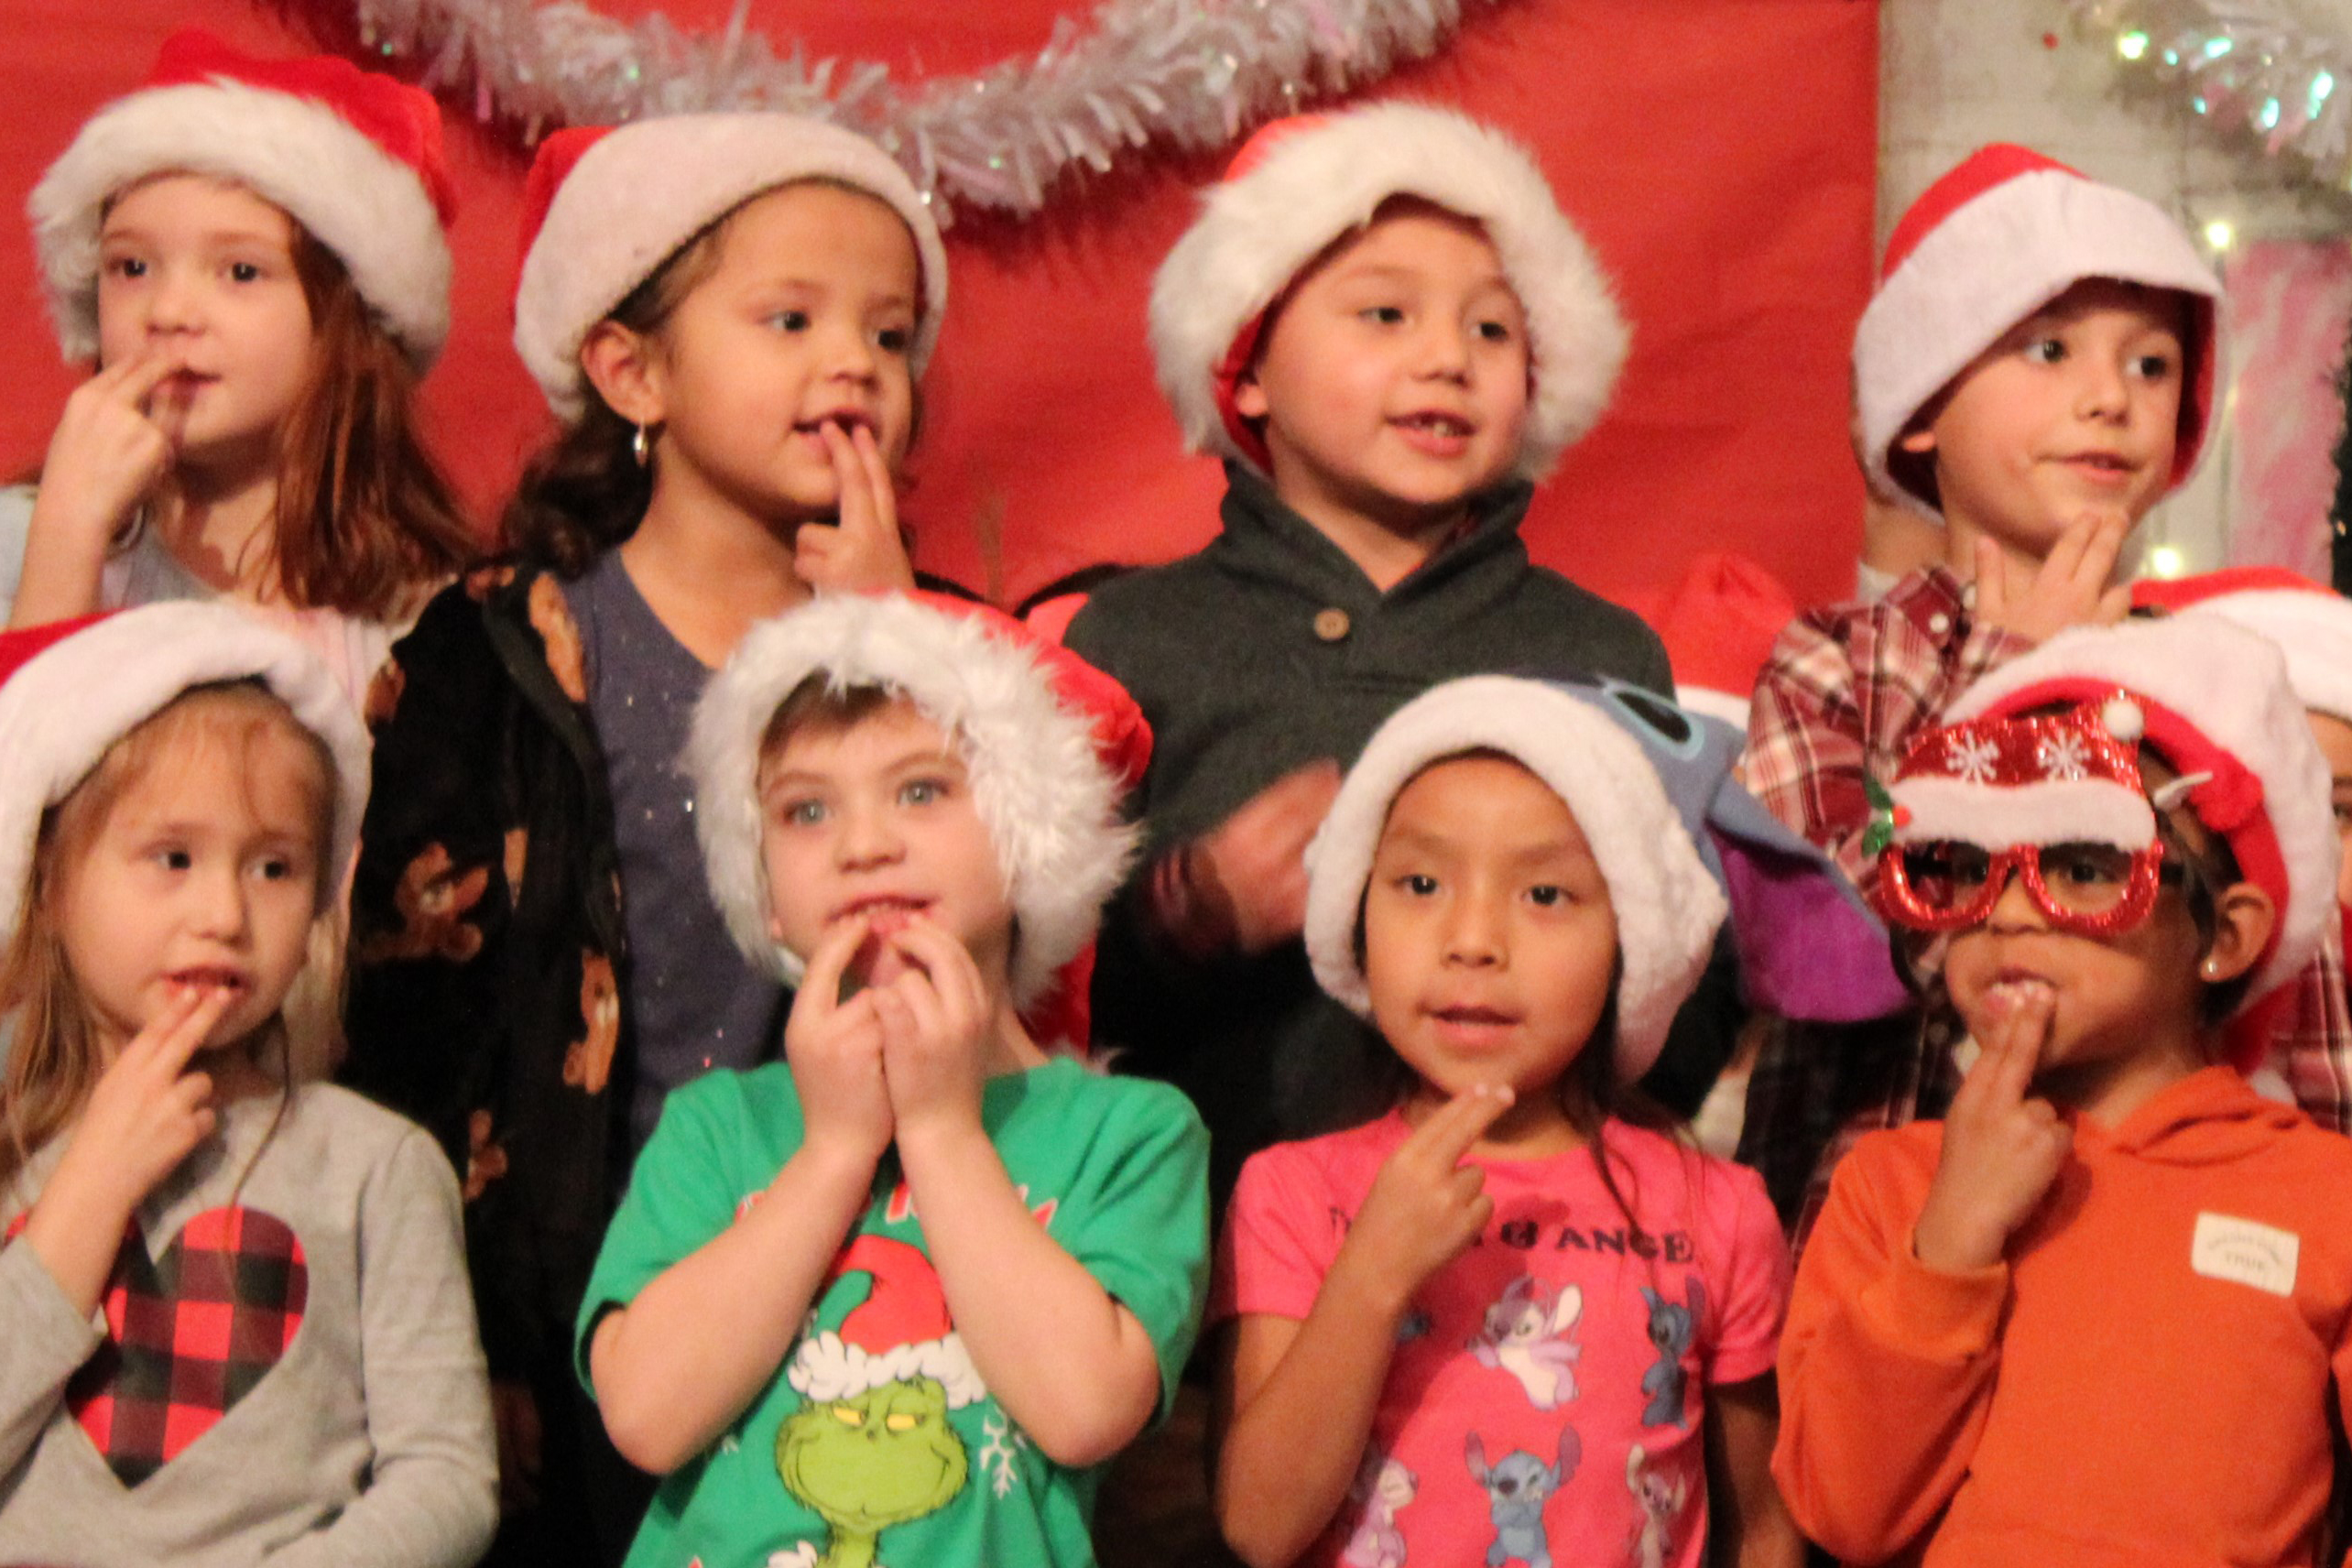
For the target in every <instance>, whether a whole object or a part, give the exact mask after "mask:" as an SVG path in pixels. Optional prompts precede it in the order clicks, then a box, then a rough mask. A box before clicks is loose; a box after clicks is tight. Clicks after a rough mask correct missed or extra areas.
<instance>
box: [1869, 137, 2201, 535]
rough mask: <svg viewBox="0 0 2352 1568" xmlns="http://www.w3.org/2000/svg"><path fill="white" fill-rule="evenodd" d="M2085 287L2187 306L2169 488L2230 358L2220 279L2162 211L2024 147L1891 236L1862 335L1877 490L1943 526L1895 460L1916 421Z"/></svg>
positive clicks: (2190, 454)
mask: <svg viewBox="0 0 2352 1568" xmlns="http://www.w3.org/2000/svg"><path fill="white" fill-rule="evenodd" d="M2085 278H2115V279H2117V280H2118V281H2120V282H2124V283H2140V284H2145V285H2147V286H2148V287H2149V288H2151V289H2176V290H2178V291H2179V292H2180V293H2182V294H2183V295H2184V296H2186V297H2187V299H2188V303H2189V318H2190V320H2189V327H2188V339H2189V341H2188V342H2187V343H2185V344H2184V345H2183V346H2184V347H2185V348H2186V350H2187V351H2188V358H2189V361H2190V364H2189V367H2188V368H2189V373H2190V375H2191V376H2193V378H2194V379H2193V380H2192V381H2191V383H2190V384H2189V385H2188V386H2187V387H2184V388H2183V391H2182V395H2181V422H2180V433H2179V438H2178V441H2177V442H2176V444H2175V446H2174V448H2173V453H2172V486H2173V487H2175V488H2177V487H2178V486H2180V485H2183V484H2185V483H2187V481H2188V478H2189V475H2190V474H2194V472H2195V471H2196V465H2197V459H2198V457H2199V456H2200V455H2201V454H2202V453H2203V452H2204V450H2205V435H2206V432H2207V430H2209V428H2210V425H2211V420H2212V417H2213V391H2214V386H2215V384H2216V374H2217V373H2216V366H2217V365H2218V363H2219V361H2220V358H2221V336H2220V328H2219V326H2218V324H2217V321H2216V313H2215V308H2214V307H2215V301H2216V299H2219V298H2220V295H2221V279H2220V278H2216V277H2215V276H2214V271H2213V268H2212V267H2210V266H2208V265H2206V262H2205V257H2204V256H2201V255H2199V254H2198V251H2197V247H2196V245H2195V243H2194V241H2192V240H2191V239H2190V238H2189V236H2188V234H2187V233H2186V232H2185V231H2184V230H2183V229H2182V227H2181V225H2180V224H2179V223H2175V222H2173V220H2172V217H2171V216H2169V215H2168V214H2167V213H2166V212H2164V210H2163V209H2162V208H2161V207H2158V206H2157V205H2156V204H2155V203H2154V202H2152V201H2147V200H2145V199H2143V198H2141V197H2139V196H2135V195H2133V194H2132V193H2131V192H2130V191H2122V190H2118V188H2116V187H2115V186H2112V185H2102V184H2100V183H2099V182H2098V181H2096V180H2091V179H2088V178H2086V177H2085V176H2084V175H2082V174H2080V173H2078V172H2077V171H2075V170H2074V169H2069V168H2067V167H2066V166H2065V165H2064V164H2063V163H2058V162H2056V161H2054V160H2053V159H2051V158H2044V157H2042V155H2041V154H2040V153H2037V152H2035V151H2033V150H2031V148H2029V147H2012V146H2008V145H2005V144H1997V145H1994V146H1991V147H1979V148H1977V149H1976V151H1975V152H1973V153H1971V154H1969V155H1968V157H1967V158H1964V159H1963V160H1962V161H1961V162H1960V163H1959V164H1958V165H1957V166H1955V168H1954V169H1952V170H1951V171H1950V172H1949V173H1947V174H1945V175H1944V177H1943V178H1942V179H1940V180H1937V181H1936V182H1935V183H1934V184H1933V185H1931V186H1929V187H1928V188H1927V190H1926V191H1924V192H1923V193H1922V195H1921V196H1920V198H1919V200H1918V201H1914V202H1912V203H1911V208H1910V210H1909V211H1907V212H1904V214H1903V216H1902V219H1901V221H1900V222H1899V223H1896V225H1895V232H1894V233H1893V234H1891V235H1889V237H1888V240H1887V255H1886V260H1885V262H1884V264H1883V266H1882V267H1881V268H1880V273H1879V279H1878V292H1877V293H1875V294H1873V295H1872V296H1871V297H1870V304H1869V308H1868V309H1867V310H1864V311H1863V313H1862V324H1861V326H1860V327H1859V328H1858V329H1857V331H1856V332H1855V334H1854V404H1855V439H1856V441H1857V449H1858V455H1859V456H1860V458H1861V460H1862V468H1863V472H1864V474H1866V475H1867V477H1868V479H1869V481H1870V485H1871V488H1872V489H1874V490H1875V491H1877V492H1878V495H1882V496H1884V497H1885V498H1886V499H1888V500H1889V501H1895V502H1900V503H1901V504H1902V505H1904V506H1910V507H1911V508H1912V509H1913V510H1915V511H1918V512H1922V513H1923V514H1925V515H1926V516H1928V517H1933V518H1934V519H1936V520H1937V521H1939V522H1940V521H1942V520H1943V513H1942V512H1941V511H1939V510H1938V509H1937V507H1936V505H1935V501H1934V498H1933V496H1930V495H1922V494H1921V493H1919V492H1917V491H1915V490H1912V489H1911V488H1909V487H1908V486H1906V485H1903V484H1902V482H1901V481H1900V479H1898V478H1897V477H1896V475H1895V474H1894V473H1893V472H1892V471H1891V469H1890V468H1889V463H1888V455H1889V452H1890V451H1891V450H1892V448H1893V447H1894V444H1895V442H1896V441H1899V440H1900V438H1901V437H1902V436H1903V434H1904V432H1905V431H1906V430H1909V428H1910V426H1911V421H1912V419H1915V418H1917V417H1918V415H1919V413H1920V411H1921V410H1922V408H1926V407H1927V405H1928V404H1929V403H1930V402H1931V401H1932V400H1933V398H1934V397H1935V396H1936V394H1937V393H1939V392H1941V391H1943V390H1944V387H1947V386H1949V385H1951V382H1952V379H1953V378H1954V377H1955V376H1958V375H1959V374H1960V373H1961V372H1962V371H1964V370H1965V369H1967V368H1968V366H1969V365H1970V364H1971V363H1972V362H1973V361H1974V360H1975V359H1976V356H1977V355H1978V354H1982V353H1984V352H1985V351H1986V350H1987V349H1988V348H1990V347H1992V345H1993V344H1994V343H1998V342H1999V341H2000V339H2001V337H2002V334H2004V333H2006V332H2008V331H2009V329H2010V328H2012V327H2014V326H2016V325H2017V324H2018V323H2019V322H2020V321H2024V320H2025V319H2026V318H2027V317H2028V316H2030V315H2031V314H2033V312H2035V311H2036V310H2040V309H2042V307H2043V306H2044V305H2047V304H2048V303H2050V301H2051V300H2053V299H2056V298H2058V296H2059V295H2061V294H2063V293H2064V292H2065V291H2066V290H2067V289H2071V288H2073V287H2074V285H2075V284H2077V283H2079V282H2081V281H2083V280H2084V279H2085Z"/></svg>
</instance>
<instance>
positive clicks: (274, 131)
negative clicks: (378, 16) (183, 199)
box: [26, 31, 453, 372]
mask: <svg viewBox="0 0 2352 1568" xmlns="http://www.w3.org/2000/svg"><path fill="white" fill-rule="evenodd" d="M172 173H184V174H202V175H210V176H212V177H213V178H215V179H220V180H230V181H233V182H234V183H236V184H238V185H242V186H244V187H245V189H247V190H249V191H253V192H254V193H255V194H256V195H257V196H260V197H262V198H264V199H265V200H267V201H270V202H271V203H273V204H275V205H276V206H278V207H281V208H283V209H284V210H285V211H286V212H287V213H288V215H289V216H290V217H292V218H293V220H294V221H295V222H296V223H299V224H301V225H302V227H303V228H304V229H306V230H308V231H309V232H310V235H311V236H312V237H313V238H315V239H316V240H317V241H318V242H319V243H320V244H321V245H324V246H326V247H327V249H329V250H331V251H332V252H333V253H334V254H335V256H337V257H338V258H339V259H340V260H341V261H342V262H343V267H344V268H345V269H346V270H347V271H348V272H350V274H351V280H352V283H353V284H354V287H356V288H357V289H358V290H359V297H360V298H361V299H364V300H365V301H366V302H367V307H368V309H369V310H372V311H373V312H375V314H376V317H377V319H378V320H379V321H382V322H383V324H384V327H385V330H386V331H387V332H389V333H390V334H391V335H392V338H393V340H394V341H395V342H397V343H399V345H400V346H401V348H402V349H403V350H404V351H405V352H406V353H407V354H408V361H409V363H410V364H411V365H414V366H415V367H416V368H417V369H418V371H419V372H422V371H424V370H425V369H426V368H428V367H429V366H430V365H431V364H432V362H433V359H434V356H436V355H437V354H440V353H441V343H442V340H443V339H445V338H447V337H448V336H449V281H450V254H449V241H448V239H447V237H446V235H445V234H444V232H443V231H444V228H445V226H446V225H447V223H448V222H449V218H450V213H451V211H452V205H453V201H452V193H451V187H450V182H449V174H448V171H447V169H446V168H445V167H444V165H443V163H442V161H441V108H440V106H439V105H438V104H436V103H434V102H433V100H432V95H431V94H430V93H425V92H422V91H420V90H419V89H417V88H414V87H410V86H408V85H406V84H404V83H402V82H395V81H393V80H392V79H391V78H390V77H388V76H379V75H377V74H376V73H375V72H373V71H362V70H360V69H359V68H358V67H357V66H354V65H353V64H351V63H350V62H349V61H347V60H338V59H335V58H334V57H333V56H331V55H314V56H311V57H310V58H308V59H303V60H256V59H254V58H252V57H250V56H246V55H243V54H240V53H238V52H237V51H235V50H234V49H230V48H229V47H228V46H227V45H226V44H224V43H223V42H222V41H221V40H220V39H218V38H213V37H212V36H211V35H210V34H208V33H201V32H192V31H191V32H183V33H178V34H175V35H173V37H171V38H169V39H168V40H166V42H165V44H164V46H163V52H162V53H161V54H160V55H158V57H157V59H156V63H155V70H154V71H153V72H152V73H151V74H150V75H149V77H148V79H147V86H146V87H144V88H143V89H141V90H140V91H139V92H136V93H132V94H130V95H129V96H128V97H125V98H121V99H117V100H116V101H115V102H114V103H110V104H108V105H107V106H106V107H104V108H103V109H101V110H99V111H98V113H97V114H93V115H92V116H91V117H90V120H89V122H88V123H87V124H85V125H83V126H82V132H81V134H80V135H79V136H75V137H74V138H73V145H72V146H71V147H67V148H66V149H65V152H64V154H63V156H61V157H60V158H58V160H57V161H56V162H55V163H53V164H51V165H49V172H48V173H46V174H44V175H42V176H41V180H40V183H39V184H38V185H36V186H35V187H33V193H32V197H31V199H30V200H29V201H27V203H26V212H27V215H28V216H29V217H30V218H31V219H32V223H33V243H34V245H35V247H36V249H37V250H38V252H39V256H40V267H41V282H42V286H43V288H44V289H46V290H47V292H48V295H49V314H50V316H51V318H52V319H53V320H54V321H55V323H56V327H57V339H58V345H59V346H60V348H62V349H63V350H64V351H65V357H66V358H67V359H69V360H74V361H81V360H88V359H93V358H95V357H96V355H97V353H98V231H99V228H100V225H101V224H102V223H103V221H104V218H105V212H106V208H107V206H108V204H109V203H110V202H112V201H114V198H115V197H117V196H119V195H121V194H122V193H123V192H124V191H126V190H128V189H129V188H130V187H131V186H133V185H136V184H137V183H138V182H139V181H140V180H145V179H147V178H148V177H149V176H151V175H158V174H172Z"/></svg>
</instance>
